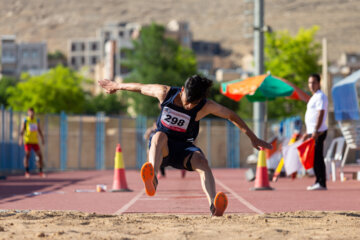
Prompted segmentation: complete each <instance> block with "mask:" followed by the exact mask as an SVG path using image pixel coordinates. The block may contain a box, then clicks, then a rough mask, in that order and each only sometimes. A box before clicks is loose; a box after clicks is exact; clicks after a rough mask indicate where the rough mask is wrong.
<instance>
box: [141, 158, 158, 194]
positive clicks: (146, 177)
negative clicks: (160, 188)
mask: <svg viewBox="0 0 360 240" xmlns="http://www.w3.org/2000/svg"><path fill="white" fill-rule="evenodd" d="M154 177H155V176H154V167H153V165H152V164H151V163H149V162H147V163H144V165H143V166H142V168H141V178H142V180H143V182H144V184H145V192H146V194H147V195H148V196H154V195H155V192H156V188H155V186H154Z"/></svg>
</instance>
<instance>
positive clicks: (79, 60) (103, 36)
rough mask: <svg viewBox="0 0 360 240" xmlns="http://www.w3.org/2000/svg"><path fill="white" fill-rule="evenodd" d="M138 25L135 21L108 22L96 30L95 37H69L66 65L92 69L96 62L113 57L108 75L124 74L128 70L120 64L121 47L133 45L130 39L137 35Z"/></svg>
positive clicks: (122, 55) (123, 56)
mask: <svg viewBox="0 0 360 240" xmlns="http://www.w3.org/2000/svg"><path fill="white" fill-rule="evenodd" d="M140 27H141V26H140V25H139V24H137V23H126V22H120V23H109V24H106V25H104V26H103V27H102V28H100V29H99V30H98V31H97V33H96V37H95V38H80V39H71V40H70V41H69V43H68V65H69V66H70V67H72V68H73V69H76V70H78V69H80V68H81V67H84V66H88V67H90V69H92V70H94V69H95V66H96V65H97V64H99V63H101V62H104V61H106V59H109V58H114V64H113V68H112V69H113V71H114V72H113V73H111V74H110V73H108V75H109V74H110V75H114V76H125V75H126V74H127V73H128V72H129V71H128V69H127V68H126V67H124V66H123V65H122V64H121V62H122V61H123V60H124V58H125V55H124V54H122V53H121V49H131V48H132V47H133V46H132V40H133V39H135V38H136V37H137V36H138V35H139V31H140ZM108 42H111V47H110V48H111V49H112V50H111V51H109V50H108V51H107V49H106V44H107V43H108ZM107 54H114V56H107Z"/></svg>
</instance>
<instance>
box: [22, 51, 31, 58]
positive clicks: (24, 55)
mask: <svg viewBox="0 0 360 240" xmlns="http://www.w3.org/2000/svg"><path fill="white" fill-rule="evenodd" d="M22 57H23V58H28V57H29V52H28V50H24V51H23V52H22Z"/></svg>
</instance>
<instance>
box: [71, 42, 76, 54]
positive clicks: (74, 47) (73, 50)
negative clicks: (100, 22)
mask: <svg viewBox="0 0 360 240" xmlns="http://www.w3.org/2000/svg"><path fill="white" fill-rule="evenodd" d="M71 51H72V52H75V51H76V44H75V43H71Z"/></svg>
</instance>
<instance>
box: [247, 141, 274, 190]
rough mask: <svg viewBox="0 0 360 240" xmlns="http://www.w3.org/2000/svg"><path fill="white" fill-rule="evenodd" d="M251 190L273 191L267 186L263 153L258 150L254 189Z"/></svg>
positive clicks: (267, 179) (267, 177)
mask: <svg viewBox="0 0 360 240" xmlns="http://www.w3.org/2000/svg"><path fill="white" fill-rule="evenodd" d="M251 190H255V191H256V190H273V188H271V187H270V184H269V176H268V172H267V167H266V158H265V151H264V149H263V148H261V149H260V151H259V155H258V162H257V168H256V178H255V187H254V188H251Z"/></svg>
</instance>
